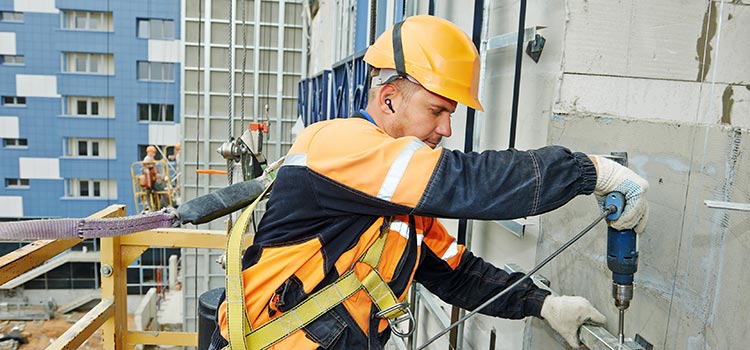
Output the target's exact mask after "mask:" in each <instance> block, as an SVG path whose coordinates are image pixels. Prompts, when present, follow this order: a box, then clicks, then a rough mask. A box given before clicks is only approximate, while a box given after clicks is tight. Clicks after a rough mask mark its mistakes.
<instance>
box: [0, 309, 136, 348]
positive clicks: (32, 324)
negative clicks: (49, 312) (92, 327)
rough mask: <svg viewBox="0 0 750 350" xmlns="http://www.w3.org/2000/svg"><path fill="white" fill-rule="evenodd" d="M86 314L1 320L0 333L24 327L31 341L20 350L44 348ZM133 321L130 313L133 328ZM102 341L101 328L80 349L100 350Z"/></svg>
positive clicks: (23, 332) (26, 335)
mask: <svg viewBox="0 0 750 350" xmlns="http://www.w3.org/2000/svg"><path fill="white" fill-rule="evenodd" d="M84 314H85V313H84V312H71V313H68V314H56V315H55V318H54V319H51V320H49V321H0V333H9V332H10V331H11V329H13V327H15V326H18V327H19V328H21V329H22V331H21V334H22V335H24V336H25V337H26V339H27V340H28V341H29V343H28V344H23V345H21V346H20V347H19V348H18V349H19V350H44V349H46V348H47V347H48V346H49V345H50V344H52V342H54V341H55V339H57V337H59V336H60V335H62V334H63V333H65V331H66V330H68V328H70V327H71V326H72V325H73V324H74V323H75V322H76V321H78V319H80V318H81V317H82V316H83V315H84ZM132 322H133V315H128V323H131V325H130V326H129V327H130V328H132ZM102 343H103V336H102V330H101V329H99V330H97V331H96V332H95V333H94V334H93V335H92V336H91V337H90V338H89V339H87V340H86V341H85V342H84V343H83V344H82V345H81V346H80V347H79V348H78V349H80V350H99V349H102V347H103V346H102Z"/></svg>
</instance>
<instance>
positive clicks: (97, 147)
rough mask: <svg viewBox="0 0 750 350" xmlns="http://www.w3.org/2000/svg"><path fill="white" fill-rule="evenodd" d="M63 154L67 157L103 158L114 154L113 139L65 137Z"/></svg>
mask: <svg viewBox="0 0 750 350" xmlns="http://www.w3.org/2000/svg"><path fill="white" fill-rule="evenodd" d="M63 148H64V149H63V154H65V156H67V157H93V158H104V157H108V156H114V149H113V148H114V139H83V138H73V137H71V138H66V139H65V141H64V142H63Z"/></svg>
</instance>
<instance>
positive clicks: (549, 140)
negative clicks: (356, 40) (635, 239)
mask: <svg viewBox="0 0 750 350" xmlns="http://www.w3.org/2000/svg"><path fill="white" fill-rule="evenodd" d="M410 3H411V4H410ZM435 4H436V6H435V14H436V15H437V16H440V17H443V18H447V19H449V20H451V21H453V22H454V23H456V24H457V25H458V26H459V27H461V28H462V29H464V31H466V32H467V33H468V34H471V30H472V27H471V26H472V18H473V13H472V11H471V9H472V8H473V2H457V1H436V2H435ZM320 5H321V9H320V12H319V13H318V16H317V18H316V19H315V20H314V22H313V25H312V27H311V38H310V44H311V57H310V70H309V72H310V73H311V74H315V73H316V72H318V71H320V70H322V69H323V67H328V66H329V65H330V64H331V63H333V61H334V60H333V59H332V55H333V53H332V52H333V44H332V43H330V40H329V41H326V38H327V36H330V31H329V30H330V29H326V28H331V26H332V24H330V23H327V22H326V21H327V20H330V16H329V17H325V16H321V14H325V13H332V12H333V11H332V10H330V8H332V7H333V6H336V4H335V2H332V1H321V2H320ZM485 5H486V6H489V8H488V9H487V12H488V14H489V15H488V16H487V17H485V21H487V26H488V27H487V31H486V34H485V35H484V36H483V38H484V39H487V38H491V37H494V36H497V35H501V34H508V33H515V32H516V31H517V26H518V9H519V1H517V0H495V1H485ZM748 5H750V3H748V1H731V2H730V1H710V0H702V1H666V0H659V1H653V0H631V1H613V0H606V1H586V0H567V1H540V0H531V1H528V7H527V13H526V26H525V27H526V28H530V27H536V26H544V27H545V28H544V29H540V31H539V32H540V33H541V34H542V35H543V36H544V37H545V38H546V45H545V48H544V51H543V53H542V55H541V58H540V60H539V62H538V63H535V62H534V61H532V60H531V59H530V58H529V57H528V56H527V55H525V54H524V56H523V69H522V80H521V90H520V99H519V117H518V125H517V131H516V132H517V138H516V143H515V147H516V148H519V149H530V148H537V147H541V146H544V145H547V144H561V145H565V146H568V147H570V148H572V149H575V150H578V151H583V152H587V153H592V154H609V153H610V152H615V151H626V152H628V154H629V156H630V166H631V168H632V169H634V170H635V171H636V172H638V173H639V174H641V175H643V176H644V177H646V178H647V179H648V180H649V182H650V183H651V186H652V188H651V193H650V195H649V197H648V199H649V203H650V206H651V220H650V224H649V227H648V228H647V232H646V233H644V234H643V235H642V236H641V237H640V238H641V241H640V249H641V262H640V266H639V269H640V270H639V273H638V274H637V275H636V283H637V287H636V288H637V289H636V295H635V299H634V300H633V304H632V307H631V309H630V310H629V311H628V315H627V318H626V335H627V336H629V337H633V336H634V335H635V334H636V333H638V334H640V335H642V336H643V337H645V339H646V340H648V341H649V342H651V343H652V344H654V345H655V348H657V349H735V348H743V346H742V344H744V343H747V341H748V340H750V339H748V338H749V337H750V336H748V335H746V332H745V329H746V326H745V323H743V322H742V320H740V319H738V318H739V317H742V316H741V315H743V314H744V312H746V311H747V309H748V302H746V301H745V300H743V299H742V298H741V295H742V294H743V293H742V291H743V290H744V289H746V288H747V287H748V286H749V285H750V278H747V277H745V276H744V275H743V274H742V273H741V271H739V269H741V266H744V263H746V261H747V260H748V258H747V256H748V242H747V239H746V238H745V237H744V236H746V235H745V234H744V230H743V227H744V226H747V221H748V219H749V218H750V214H747V213H741V212H728V211H724V210H715V209H708V208H707V207H706V206H705V205H704V204H703V201H704V200H706V199H713V200H726V201H735V202H750V198H748V197H749V196H750V188H748V185H749V184H748V182H750V180H748V178H750V177H748V172H750V165H748V160H747V159H744V158H746V157H747V156H745V155H744V154H745V153H747V152H746V151H747V150H748V149H750V147H749V145H748V141H747V133H748V131H747V130H746V128H748V127H750V102H748V101H750V98H749V97H750V85H749V84H750V67H749V66H748V65H747V63H746V62H747V60H748V57H750V46H747V45H746V44H744V43H743V39H744V38H746V37H747V33H748V32H750V28H749V27H750V18H748V16H750V6H748ZM414 6H415V7H416V8H417V10H416V12H417V13H420V14H421V13H426V12H427V1H421V0H420V1H409V2H408V3H407V5H406V8H407V9H413V8H414ZM514 64H515V45H510V46H508V47H506V48H501V49H496V50H492V51H489V52H487V53H486V58H485V65H484V67H485V71H484V75H483V77H484V78H483V87H482V88H481V90H480V91H482V92H483V93H482V95H481V100H482V102H483V103H484V106H485V109H486V112H485V113H480V114H478V115H477V125H478V129H479V131H478V132H477V133H476V134H475V135H476V136H477V137H478V138H479V141H478V144H479V148H478V150H483V149H504V148H507V147H508V144H509V136H508V135H509V129H510V111H511V104H512V96H513V78H514ZM465 123H466V110H465V108H464V107H460V108H459V109H458V111H457V112H456V113H455V114H454V117H453V137H451V138H450V139H448V140H445V141H444V143H443V146H444V147H446V148H453V149H463V145H464V139H465V135H464V134H465V129H464V126H465ZM743 157H744V158H743ZM488 176H491V174H488ZM595 203H596V202H595V200H594V198H593V197H581V198H577V199H575V200H573V201H572V202H571V203H569V204H568V205H566V206H565V207H563V208H561V209H559V210H557V211H555V212H553V213H550V214H547V215H544V216H542V217H532V218H527V219H528V222H530V223H531V226H527V230H526V232H525V235H524V237H523V238H519V237H517V236H515V235H513V234H511V233H510V232H509V231H508V230H506V229H505V228H503V227H502V226H500V225H498V224H496V223H493V222H473V223H472V228H473V242H472V247H473V249H472V250H473V251H474V252H475V253H476V254H477V255H479V256H482V257H483V258H485V259H486V260H488V261H491V262H493V263H495V264H497V265H499V266H502V265H503V264H505V263H510V262H514V263H518V264H519V265H520V266H521V267H522V268H525V269H527V270H528V269H531V268H532V267H533V265H534V264H535V263H536V262H538V261H541V260H542V259H543V258H544V257H546V256H547V254H549V253H551V252H552V251H553V250H554V249H555V248H557V247H558V246H560V245H561V244H562V243H564V242H565V241H566V240H567V239H568V238H570V237H572V236H573V235H574V234H575V233H577V232H578V231H579V230H581V229H582V228H583V227H584V226H586V225H587V224H588V222H590V221H591V220H593V218H594V217H595V216H596V214H597V210H598V209H597V207H596V204H595ZM444 223H445V224H446V226H447V227H448V228H449V229H450V230H452V231H453V232H456V222H455V221H450V220H446V221H445V222H444ZM605 231H606V227H605V226H604V225H603V224H602V225H600V226H598V227H597V228H595V229H594V231H593V232H592V233H590V234H589V236H587V237H585V238H584V239H583V240H582V241H580V242H579V243H577V244H576V245H574V246H573V247H572V248H571V249H570V250H569V251H567V252H565V253H563V255H562V256H561V257H560V258H558V259H557V260H555V261H553V262H552V263H551V264H550V266H549V267H547V268H545V269H544V270H542V274H543V275H545V276H546V277H548V278H549V279H550V280H551V281H552V287H553V288H555V289H556V290H557V291H559V292H561V293H563V294H576V295H582V296H584V297H587V298H589V299H590V300H591V301H592V303H593V304H594V305H595V306H596V307H597V308H598V309H600V310H601V311H602V312H604V313H605V315H607V316H608V318H609V319H610V322H608V324H607V328H608V329H609V330H610V331H612V332H616V329H615V328H616V326H617V324H616V313H615V310H616V309H615V308H614V306H613V301H612V298H611V296H610V284H611V277H610V273H609V271H608V269H607V268H606V264H605V260H604V254H605V236H604V232H605ZM444 309H445V310H446V311H447V312H450V309H449V307H448V306H444ZM738 310H739V311H740V312H737V311H738ZM438 329H439V328H438V326H437V323H436V321H435V320H434V318H432V317H430V316H429V315H427V316H426V317H422V318H421V319H420V324H419V328H418V333H419V341H417V344H421V343H422V341H424V340H425V339H427V338H429V337H431V336H432V335H433V334H435V333H436V332H437V330H438ZM493 330H495V331H496V333H497V336H498V338H497V342H496V344H495V349H519V348H524V349H562V348H565V346H564V345H562V343H561V342H560V341H559V340H558V339H555V338H554V336H553V334H552V332H551V331H550V330H549V328H548V327H547V326H546V324H545V323H544V322H541V321H539V320H527V321H507V320H500V319H496V318H490V317H484V316H477V317H475V318H472V319H471V320H470V321H469V322H468V323H467V326H466V327H465V332H464V341H463V344H462V345H463V348H465V349H486V348H488V345H489V341H490V340H489V337H490V336H489V334H490V332H492V331H493ZM444 338H445V339H441V340H440V341H438V342H436V344H437V345H434V346H431V347H430V349H432V348H435V349H441V348H446V346H447V344H446V343H447V340H446V339H447V337H444Z"/></svg>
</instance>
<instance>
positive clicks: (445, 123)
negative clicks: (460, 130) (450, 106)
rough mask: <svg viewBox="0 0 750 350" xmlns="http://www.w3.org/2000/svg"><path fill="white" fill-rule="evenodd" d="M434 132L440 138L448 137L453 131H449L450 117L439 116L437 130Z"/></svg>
mask: <svg viewBox="0 0 750 350" xmlns="http://www.w3.org/2000/svg"><path fill="white" fill-rule="evenodd" d="M435 132H436V133H437V134H438V135H440V136H442V137H450V136H451V134H452V133H453V131H452V130H451V116H450V115H447V116H441V117H440V119H439V120H438V125H437V128H435Z"/></svg>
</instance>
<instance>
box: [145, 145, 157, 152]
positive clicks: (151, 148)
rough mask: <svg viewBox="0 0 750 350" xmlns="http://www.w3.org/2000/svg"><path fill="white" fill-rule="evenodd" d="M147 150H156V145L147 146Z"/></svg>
mask: <svg viewBox="0 0 750 350" xmlns="http://www.w3.org/2000/svg"><path fill="white" fill-rule="evenodd" d="M146 152H156V147H154V146H148V147H146Z"/></svg>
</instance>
